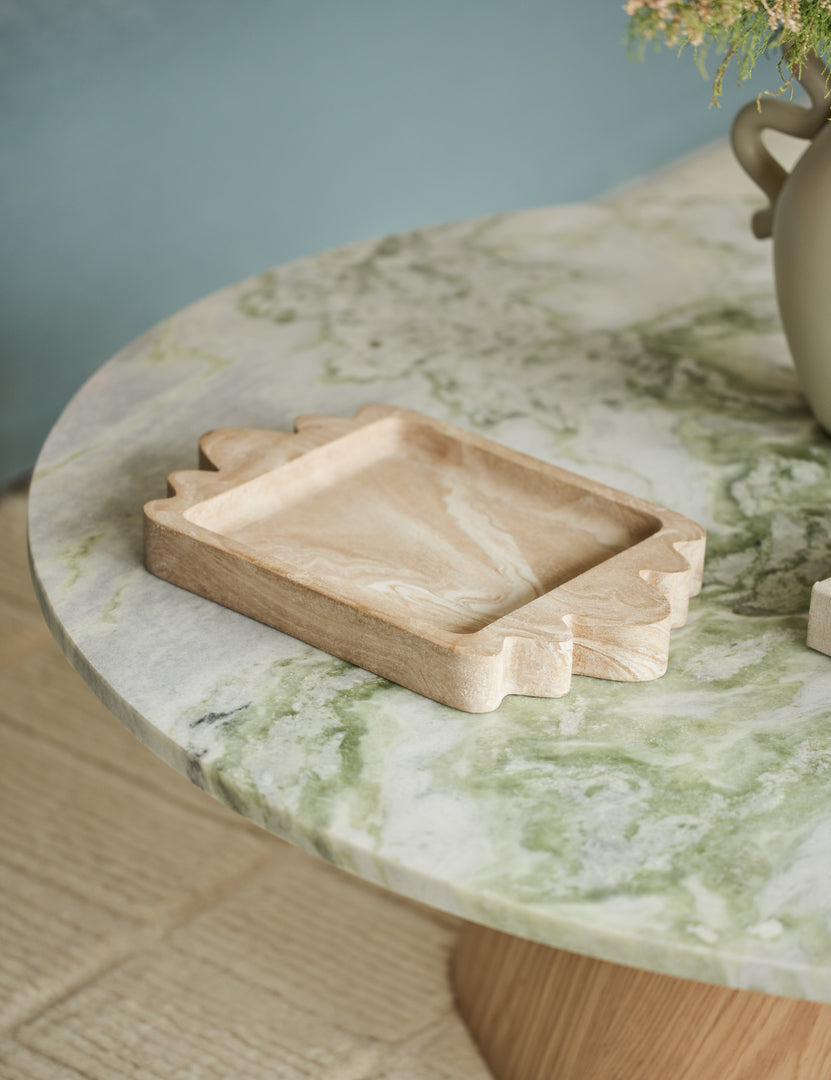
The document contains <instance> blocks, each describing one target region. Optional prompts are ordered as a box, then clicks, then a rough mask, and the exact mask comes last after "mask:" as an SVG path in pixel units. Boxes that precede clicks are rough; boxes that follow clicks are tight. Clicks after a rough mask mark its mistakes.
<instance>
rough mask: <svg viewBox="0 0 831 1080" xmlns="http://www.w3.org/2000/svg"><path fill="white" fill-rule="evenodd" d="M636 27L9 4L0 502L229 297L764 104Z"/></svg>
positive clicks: (521, 13)
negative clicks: (637, 51) (121, 352)
mask: <svg viewBox="0 0 831 1080" xmlns="http://www.w3.org/2000/svg"><path fill="white" fill-rule="evenodd" d="M625 23H626V17H625V16H624V15H623V13H622V11H621V3H620V0H579V2H578V0H568V2H565V0H238V2H236V3H234V2H232V0H224V2H221V0H120V2H119V3H113V2H112V0H41V2H40V3H37V4H31V3H30V2H28V0H0V102H2V108H0V195H2V198H1V199H0V235H1V236H2V244H3V258H2V263H0V335H2V337H1V338H0V340H1V341H2V349H3V352H2V366H0V482H2V481H3V480H5V479H8V478H10V477H13V476H15V475H16V474H18V473H20V472H22V471H24V470H25V469H27V468H28V467H29V466H30V465H31V464H32V462H33V460H34V457H35V454H36V452H37V449H38V447H39V445H40V443H41V442H42V440H43V438H44V437H45V435H46V433H47V431H48V428H49V425H50V424H51V423H52V421H53V420H54V419H55V417H56V416H57V414H58V412H59V410H60V408H61V406H62V405H63V404H64V403H65V401H66V400H67V399H68V398H69V396H70V395H71V394H72V392H73V391H74V390H75V389H76V388H77V387H78V386H79V385H80V383H81V382H82V381H83V380H84V378H85V377H86V376H87V375H88V374H90V373H91V372H92V371H93V370H94V369H95V368H96V367H97V366H98V365H100V364H101V363H102V362H103V361H105V360H106V359H107V358H108V357H109V356H110V355H111V354H112V353H113V352H114V351H115V350H117V349H118V348H119V347H120V346H121V345H123V344H125V343H126V342H127V341H129V340H130V339H131V338H132V337H134V336H135V335H137V334H138V333H140V332H141V331H142V330H144V329H146V328H147V326H148V325H150V324H152V323H154V322H156V321H158V320H159V319H161V318H163V317H164V316H166V315H168V314H169V313H171V312H172V311H175V310H176V309H177V308H179V307H181V306H182V305H184V304H186V303H188V302H189V301H191V300H193V299H195V298H197V297H198V296H200V295H202V294H204V293H206V292H208V291H210V290H213V289H216V288H218V287H219V286H221V285H223V284H225V283H228V282H230V281H233V280H235V279H238V278H241V277H244V276H247V275H249V274H251V273H253V272H255V271H257V270H260V269H262V268H264V267H267V266H269V265H272V264H275V263H278V262H282V261H284V260H287V259H291V258H293V257H295V256H297V255H302V254H306V253H309V252H313V251H316V250H319V249H321V248H324V247H329V246H332V245H335V244H341V243H343V242H345V241H349V240H353V239H358V238H361V237H365V236H369V235H375V234H378V233H383V232H387V231H391V230H398V229H403V228H408V227H410V226H418V225H424V224H428V223H432V222H438V221H444V220H448V219H453V218H458V217H467V216H472V215H477V214H483V213H489V212H491V211H504V210H511V209H515V208H520V207H525V206H532V205H540V204H546V203H552V202H560V201H570V200H579V199H585V198H587V197H590V196H592V195H595V194H597V193H599V192H601V191H603V190H604V189H607V188H609V187H611V186H613V185H615V184H618V183H620V182H622V181H624V180H625V179H627V178H630V177H632V176H635V175H637V174H639V173H642V172H644V171H647V170H649V169H652V168H653V167H655V166H657V165H660V164H661V163H663V162H665V161H667V160H669V159H671V158H673V157H675V156H677V155H679V154H681V153H683V152H684V151H687V150H689V149H691V148H693V147H695V146H697V145H700V144H702V143H704V142H707V141H709V140H712V139H714V138H717V137H718V136H720V135H721V134H723V133H724V132H725V131H726V129H727V127H728V124H729V121H730V117H731V114H732V112H733V110H734V107H735V105H736V103H737V102H739V101H743V100H745V99H746V98H747V97H748V96H750V95H751V93H752V91H751V90H748V89H745V90H743V91H737V90H736V89H735V87H733V86H731V87H730V92H729V93H728V95H727V99H726V103H725V107H724V108H722V109H720V110H718V109H710V108H708V103H709V98H710V87H709V84H708V83H707V82H705V81H704V80H703V79H702V77H701V75H700V74H699V73H698V72H697V71H696V69H695V68H694V65H693V63H692V59H691V57H689V56H686V57H683V58H681V59H680V60H679V59H677V58H676V57H675V56H674V54H672V53H671V52H668V51H666V50H665V51H664V52H663V53H662V54H660V55H655V54H653V53H649V54H648V55H647V57H646V59H645V61H644V62H643V63H642V64H637V63H634V62H632V61H630V60H628V59H627V56H626V49H625V47H624V45H623V43H622V42H623V37H624V33H625ZM769 70H770V71H771V72H772V71H773V67H772V65H771V67H770V69H769ZM733 81H735V80H733Z"/></svg>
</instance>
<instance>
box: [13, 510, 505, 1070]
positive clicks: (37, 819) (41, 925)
mask: <svg viewBox="0 0 831 1080" xmlns="http://www.w3.org/2000/svg"><path fill="white" fill-rule="evenodd" d="M25 514H26V499H25V494H24V493H23V492H19V491H18V492H14V493H11V494H6V495H5V496H3V497H2V498H0V536H2V537H3V543H2V547H0V827H2V831H1V832H0V1078H3V1080H79V1078H87V1080H93V1078H94V1080H115V1078H119V1080H121V1078H130V1080H137V1078H147V1080H167V1078H171V1080H203V1078H204V1080H207V1078H211V1080H213V1078H222V1080H228V1078H233V1080H249V1078H252V1080H253V1078H263V1080H265V1078H268V1080H293V1078H295V1077H297V1078H300V1077H314V1078H318V1077H319V1078H321V1080H445V1078H448V1080H449V1078H453V1080H486V1078H487V1076H488V1073H487V1071H486V1069H485V1067H484V1065H483V1064H482V1063H481V1061H480V1059H479V1057H478V1055H477V1053H476V1050H475V1049H474V1048H473V1046H472V1044H471V1042H470V1040H469V1038H468V1036H467V1034H466V1031H465V1029H464V1028H463V1027H462V1024H461V1021H460V1020H459V1018H458V1017H457V1015H456V1013H455V1011H454V1008H453V1002H452V999H451V994H450V990H449V985H448V981H447V963H448V957H449V953H450V950H451V947H452V945H453V942H454V939H455V934H456V929H457V924H456V922H455V921H454V920H453V919H450V918H448V917H445V916H442V915H439V914H437V913H434V912H431V911H429V910H427V909H425V908H421V907H417V906H415V905H413V904H410V903H408V902H405V901H402V900H399V899H396V898H394V897H392V896H390V895H388V894H386V893H383V892H381V891H380V890H377V889H374V888H372V887H370V886H368V885H364V884H363V883H361V882H359V881H357V880H355V879H353V878H351V877H348V876H347V875H345V874H342V873H340V872H339V871H337V870H334V869H332V868H331V867H328V866H326V865H324V864H322V863H320V862H318V861H316V860H314V859H312V858H311V857H309V856H307V855H304V854H302V853H300V852H298V851H295V850H294V849H292V848H290V847H289V846H287V845H285V844H283V843H281V842H280V841H278V840H276V839H274V838H273V837H271V836H269V835H267V834H266V833H264V832H262V831H260V830H258V829H257V828H255V827H254V826H251V825H249V824H248V823H247V822H245V821H244V820H242V819H241V818H239V817H237V816H236V815H234V814H232V813H231V812H230V811H228V810H226V809H225V808H223V807H222V806H220V805H218V804H217V803H215V802H213V801H212V800H211V799H210V798H209V797H208V796H207V795H205V794H204V793H203V792H201V791H199V790H197V789H196V788H194V787H192V786H191V785H189V784H188V783H187V782H186V781H185V780H184V779H182V778H181V777H180V776H178V775H177V774H175V773H174V772H173V771H172V770H171V769H169V768H168V767H167V766H165V765H163V764H162V763H161V762H159V761H157V760H156V759H155V758H154V757H152V755H151V754H150V753H149V752H148V751H146V750H145V749H144V748H143V747H142V746H141V745H139V744H138V743H137V742H136V741H135V740H134V739H133V738H132V737H131V736H129V735H127V733H126V732H125V731H123V730H122V729H121V728H120V727H119V725H118V724H117V723H116V722H115V721H114V720H113V719H112V718H111V717H110V715H109V714H108V713H107V712H106V710H105V709H104V708H103V707H102V706H101V705H100V704H99V703H98V701H97V700H96V699H95V698H94V697H93V696H92V694H91V692H90V691H89V690H88V689H87V688H86V686H85V685H84V684H83V683H82V681H81V679H80V678H79V677H78V676H77V675H76V674H75V672H74V671H73V670H72V669H71V668H70V667H69V665H68V664H67V662H66V661H65V660H64V659H63V657H62V656H61V654H60V652H59V651H58V648H57V646H56V645H55V644H54V642H53V641H52V638H51V636H50V634H49V632H48V631H47V629H46V627H45V625H44V623H43V620H42V618H41V616H40V612H39V611H38V608H37V604H36V601H35V599H34V595H33V592H32V587H31V584H30V582H29V572H28V567H27V563H26V544H25Z"/></svg>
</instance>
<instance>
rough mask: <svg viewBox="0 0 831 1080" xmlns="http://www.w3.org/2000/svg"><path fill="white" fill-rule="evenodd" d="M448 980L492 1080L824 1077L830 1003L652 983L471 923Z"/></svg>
mask: <svg viewBox="0 0 831 1080" xmlns="http://www.w3.org/2000/svg"><path fill="white" fill-rule="evenodd" d="M452 977H453V982H454V986H455V990H456V995H457V1001H458V1007H459V1011H460V1012H461V1015H462V1017H463V1018H464V1020H465V1022H466V1023H467V1025H468V1028H469V1029H470V1031H471V1034H472V1035H473V1037H474V1039H475V1041H476V1043H477V1045H478V1046H479V1049H480V1051H481V1053H482V1055H483V1057H484V1059H485V1061H486V1062H487V1064H488V1066H489V1067H490V1069H491V1071H492V1072H493V1074H494V1076H495V1077H496V1080H825V1078H827V1077H831V1005H825V1004H820V1003H817V1002H811V1001H800V1000H795V999H791V998H782V997H773V996H771V995H768V994H759V993H751V992H748V991H743V990H731V989H729V988H727V987H724V986H713V985H709V984H706V983H698V982H693V981H691V980H688V979H678V978H673V977H671V976H667V975H657V974H654V973H653V972H648V971H641V970H639V969H637V968H629V967H623V966H621V965H618V964H609V963H606V962H604V961H600V960H595V959H592V958H591V957H586V956H578V955H576V954H574V953H568V952H563V951H561V950H559V949H552V948H550V947H549V946H546V945H539V944H537V943H536V942H532V941H525V940H523V939H522V938H517V937H513V936H512V935H510V934H505V933H502V932H500V931H497V930H491V929H488V928H487V927H483V926H477V925H475V924H473V923H467V924H465V927H464V929H463V931H462V934H461V937H460V939H459V944H458V946H457V950H456V954H455V957H454V960H453V968H452Z"/></svg>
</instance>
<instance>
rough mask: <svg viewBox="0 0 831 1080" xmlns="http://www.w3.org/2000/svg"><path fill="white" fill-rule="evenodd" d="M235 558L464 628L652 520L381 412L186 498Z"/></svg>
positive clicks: (569, 573) (424, 620)
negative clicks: (210, 492)
mask: <svg viewBox="0 0 831 1080" xmlns="http://www.w3.org/2000/svg"><path fill="white" fill-rule="evenodd" d="M186 517H187V518H188V519H189V520H190V521H191V522H193V523H194V524H196V525H199V526H201V527H203V528H205V529H208V530H210V531H211V532H213V533H215V534H217V535H218V536H221V537H223V538H226V539H228V540H232V541H234V542H235V544H236V545H239V546H240V547H241V549H242V550H244V555H245V556H246V557H249V558H252V559H256V560H257V561H258V562H260V563H262V564H264V565H266V566H268V567H270V568H272V569H273V570H274V571H275V572H277V573H281V574H284V575H287V576H289V577H292V578H294V579H295V580H297V581H301V582H303V583H304V584H307V585H311V586H313V587H316V588H321V589H323V590H324V591H326V592H327V593H330V594H334V595H337V596H338V597H340V598H341V599H344V600H346V601H347V602H349V603H351V604H353V605H354V606H356V607H365V608H367V609H369V610H372V611H373V612H375V613H377V614H380V615H382V616H384V617H386V618H387V619H389V620H391V621H393V622H394V623H396V624H397V625H418V626H421V627H428V628H434V629H437V630H439V629H440V630H444V631H450V632H453V633H458V634H469V633H474V632H475V631H477V630H480V629H481V628H482V627H484V626H487V625H488V624H489V623H491V622H493V621H494V620H495V619H498V618H500V617H501V616H503V615H506V614H508V613H509V612H511V611H514V610H515V609H517V608H519V607H522V606H523V605H525V604H527V603H529V602H530V601H531V600H534V599H535V598H536V597H538V596H540V595H542V594H543V593H546V592H549V591H550V590H552V589H554V588H556V587H557V586H558V585H561V584H563V583H564V582H566V581H568V580H570V579H572V578H574V577H576V576H577V575H578V574H582V573H584V572H585V571H586V570H589V569H591V568H592V567H593V566H597V565H598V564H599V563H601V562H604V561H605V560H606V559H608V558H610V557H611V556H613V555H615V554H617V553H618V552H620V551H622V550H624V549H626V548H628V547H631V546H632V545H634V544H637V543H639V542H640V541H641V540H644V539H645V538H646V537H648V536H650V535H652V534H653V533H654V532H655V531H656V530H657V529H658V527H659V523H658V521H657V519H655V518H653V517H652V516H651V515H649V514H646V513H642V512H640V511H638V510H634V509H631V508H629V507H626V506H623V505H621V504H619V503H617V502H614V501H613V500H611V499H606V498H604V497H602V496H599V495H597V494H594V493H592V492H587V491H585V490H583V489H582V488H581V487H580V486H579V485H577V484H571V483H569V482H567V481H564V480H562V479H561V478H560V477H559V476H556V475H551V473H550V472H546V471H545V470H541V469H539V468H535V467H533V466H532V465H526V464H524V463H518V462H517V461H515V460H513V459H512V458H511V457H510V456H506V457H503V456H501V455H500V454H498V453H493V452H491V451H488V450H484V449H482V448H480V447H479V446H475V445H471V444H470V443H468V442H466V441H463V440H461V439H458V438H454V437H452V436H451V435H448V434H446V433H445V432H443V431H440V430H437V429H436V428H434V427H431V426H430V425H428V424H423V423H419V422H418V421H414V420H408V419H401V418H399V417H389V418H386V419H384V420H381V421H379V422H377V423H374V424H371V425H368V426H367V427H365V428H361V429H359V430H357V431H354V432H352V433H350V434H349V435H346V436H344V437H341V438H339V439H335V440H334V441H332V442H331V443H328V444H325V445H324V446H321V447H319V448H317V449H314V450H311V451H309V452H308V453H306V454H304V455H302V456H301V457H299V458H297V459H295V460H294V461H291V462H289V463H288V464H284V465H281V466H280V467H279V468H278V469H275V470H274V471H272V472H266V473H263V474H262V475H260V476H258V477H257V478H256V479H254V480H250V481H248V482H247V483H245V484H242V485H240V486H239V487H236V488H233V489H232V490H230V491H227V492H225V493H223V494H221V495H218V496H215V497H214V498H211V499H207V500H205V501H203V502H201V503H198V504H196V505H195V506H193V507H191V509H190V510H188V511H187V513H186Z"/></svg>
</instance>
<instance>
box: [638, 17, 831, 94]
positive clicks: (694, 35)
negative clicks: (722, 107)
mask: <svg viewBox="0 0 831 1080" xmlns="http://www.w3.org/2000/svg"><path fill="white" fill-rule="evenodd" d="M624 10H625V12H626V14H627V15H629V16H631V22H630V23H629V40H630V43H631V44H632V45H633V46H634V47H635V50H636V51H642V49H643V46H644V44H645V43H646V42H653V43H654V44H656V45H660V44H661V42H663V43H665V44H667V45H669V46H671V47H674V48H677V49H679V50H681V49H683V48H684V47H685V46H687V45H689V46H692V48H693V50H694V52H695V57H696V60H697V62H698V63H699V66H701V67H702V69H703V63H704V59H705V56H706V53H707V50H708V48H715V49H716V51H717V52H718V54H719V55H720V56H721V60H720V63H719V65H718V69H717V71H716V73H715V79H714V83H713V97H714V100H717V99H718V97H719V96H720V94H721V88H722V84H723V82H724V76H725V73H726V72H727V69H728V67H729V65H730V63H731V61H733V60H735V61H736V64H737V66H738V75H739V79H740V80H743V79H746V78H747V77H748V76H749V75H750V73H751V71H752V70H753V68H754V66H755V64H756V61H757V60H758V59H759V57H760V56H761V55H762V54H763V53H764V52H766V51H767V50H768V49H770V48H771V47H773V46H777V47H778V48H780V49H781V51H782V55H783V56H784V57H785V58H786V60H787V63H788V66H789V67H792V68H793V67H796V69H797V73H798V69H799V64H800V58H801V57H803V56H805V55H806V54H807V53H808V52H810V51H813V52H816V53H817V54H818V55H819V56H826V57H827V56H828V54H829V52H831V0H627V2H626V3H625V4H624Z"/></svg>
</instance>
